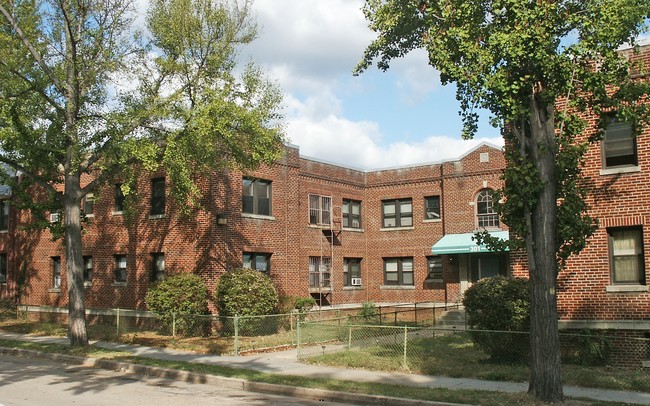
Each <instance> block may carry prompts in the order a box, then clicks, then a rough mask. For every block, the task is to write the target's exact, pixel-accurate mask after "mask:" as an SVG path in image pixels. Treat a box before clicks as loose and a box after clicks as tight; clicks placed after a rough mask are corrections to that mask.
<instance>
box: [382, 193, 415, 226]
mask: <svg viewBox="0 0 650 406" xmlns="http://www.w3.org/2000/svg"><path fill="white" fill-rule="evenodd" d="M381 207H382V220H383V227H384V228H389V227H411V226H413V201H412V200H411V199H410V198H408V199H391V200H383V201H382V202H381Z"/></svg>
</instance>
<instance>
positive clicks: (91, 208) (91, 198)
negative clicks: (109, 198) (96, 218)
mask: <svg viewBox="0 0 650 406" xmlns="http://www.w3.org/2000/svg"><path fill="white" fill-rule="evenodd" d="M120 190H121V189H120ZM81 210H83V212H84V214H85V215H86V216H91V215H94V214H95V195H94V194H92V193H87V194H86V196H84V198H83V199H82V200H81Z"/></svg>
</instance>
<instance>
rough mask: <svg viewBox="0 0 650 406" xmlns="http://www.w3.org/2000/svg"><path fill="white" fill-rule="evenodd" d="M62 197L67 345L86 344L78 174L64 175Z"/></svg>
mask: <svg viewBox="0 0 650 406" xmlns="http://www.w3.org/2000/svg"><path fill="white" fill-rule="evenodd" d="M65 188H66V191H65V193H64V196H63V203H64V216H63V219H64V226H65V253H66V256H65V259H66V275H67V281H68V321H69V325H70V331H69V337H70V345H71V346H86V345H88V334H87V332H86V304H85V299H84V281H83V255H82V242H81V198H80V197H78V196H80V186H79V177H78V176H73V175H67V176H66V182H65Z"/></svg>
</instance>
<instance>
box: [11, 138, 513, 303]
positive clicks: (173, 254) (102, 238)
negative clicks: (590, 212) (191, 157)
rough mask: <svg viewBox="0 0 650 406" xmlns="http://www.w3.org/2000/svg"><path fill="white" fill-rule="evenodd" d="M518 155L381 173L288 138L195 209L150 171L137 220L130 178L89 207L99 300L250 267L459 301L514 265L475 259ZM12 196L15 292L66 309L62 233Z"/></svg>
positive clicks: (94, 290)
mask: <svg viewBox="0 0 650 406" xmlns="http://www.w3.org/2000/svg"><path fill="white" fill-rule="evenodd" d="M504 165H505V162H504V158H503V155H502V152H501V151H500V149H498V148H496V147H493V146H490V145H487V144H483V145H480V146H479V147H477V148H475V149H474V150H472V151H470V152H469V153H467V154H465V155H464V156H462V157H460V158H459V159H458V160H456V161H450V162H442V163H436V164H430V165H418V166H412V167H402V168H395V169H386V170H381V171H371V172H364V171H359V170H354V169H350V168H344V167H341V166H337V165H332V164H328V163H323V162H318V161H315V160H312V159H308V158H302V157H300V156H299V153H298V149H297V148H296V147H293V146H288V147H287V148H286V154H285V156H284V158H283V159H282V160H280V161H278V162H277V163H276V164H274V165H270V166H267V167H263V168H260V169H259V170H258V171H255V172H252V173H246V174H242V173H240V172H236V171H228V172H223V173H219V174H213V176H209V177H207V176H206V177H205V178H204V179H203V181H202V183H201V189H202V192H203V195H204V197H203V201H202V208H201V209H200V210H199V211H198V212H197V213H194V214H193V215H191V216H183V215H181V214H179V211H178V210H177V208H176V207H175V206H174V202H173V201H170V200H168V199H165V196H166V193H165V190H166V187H167V186H168V185H167V184H166V179H165V177H164V174H163V173H157V174H152V175H150V176H146V177H145V176H143V177H142V178H141V179H140V180H139V188H140V190H141V192H143V193H142V194H143V196H142V198H141V200H140V204H139V205H138V208H137V210H136V212H135V213H133V214H132V215H130V216H129V215H127V213H126V212H125V211H124V207H123V206H124V200H123V197H122V194H121V189H120V187H119V184H115V185H111V186H110V187H108V188H105V189H104V190H102V191H100V192H99V193H95V194H93V195H91V196H88V197H87V199H86V201H85V202H84V207H83V209H84V213H85V215H86V217H87V219H88V221H87V222H86V223H85V226H84V236H83V242H84V251H83V252H84V264H85V270H84V278H85V285H86V303H87V307H88V308H130V309H144V308H145V304H144V296H145V294H146V291H147V289H148V287H149V286H150V284H151V283H152V282H153V281H155V280H156V279H159V278H161V277H163V276H164V275H165V274H170V273H175V272H194V273H197V274H199V275H201V276H202V277H203V278H204V279H205V281H206V282H207V284H208V286H209V288H210V290H211V291H213V289H214V286H215V282H216V281H217V279H218V278H219V276H220V275H221V274H223V273H224V272H226V271H228V270H229V269H234V268H237V267H242V266H246V267H251V268H256V269H258V270H260V271H262V272H265V273H267V274H268V275H269V276H270V277H271V279H272V280H273V282H274V283H275V285H276V287H277V289H278V291H279V292H280V293H281V294H286V295H297V296H303V297H304V296H309V295H312V296H314V297H315V298H316V299H317V300H318V301H322V303H323V304H342V303H361V302H364V301H367V300H373V301H375V302H415V301H440V302H443V301H446V302H457V301H459V300H460V299H461V298H462V290H463V289H466V288H467V287H468V286H469V284H470V283H471V282H472V281H474V280H477V279H478V278H479V277H481V276H486V275H493V274H496V273H503V274H506V273H507V255H506V256H504V255H502V254H491V253H483V252H477V253H474V254H472V255H471V256H470V255H468V253H469V252H470V249H471V250H476V249H478V248H479V247H475V244H474V243H472V241H471V235H472V234H471V233H472V232H473V231H474V230H476V229H477V228H478V227H479V226H481V227H487V228H489V229H492V230H495V231H496V230H501V228H500V227H499V226H500V224H499V220H498V216H497V215H496V214H495V213H494V212H493V210H492V205H491V191H492V190H493V189H496V188H498V187H499V186H500V179H499V176H500V174H501V172H502V170H503V168H504ZM5 192H6V193H5V200H2V201H1V203H0V205H1V207H0V209H2V213H3V216H2V219H1V220H2V221H0V228H2V229H3V231H1V232H0V261H2V262H1V263H0V266H2V275H3V276H2V281H3V284H2V293H3V295H5V296H6V295H14V294H16V293H17V292H18V291H19V290H20V291H21V292H22V297H21V303H22V304H26V305H30V306H43V307H46V308H59V307H65V306H66V304H67V302H66V296H67V295H66V289H67V286H66V275H65V271H64V270H65V258H64V255H63V252H64V250H63V246H62V242H61V240H56V241H54V240H53V239H52V235H51V234H50V232H49V231H34V230H29V231H26V230H24V229H23V227H21V225H24V224H28V223H29V222H31V221H32V219H31V213H29V212H17V211H16V210H10V209H9V207H10V204H9V199H8V198H10V196H9V191H5ZM57 216H58V214H56V213H52V214H51V220H52V221H55V220H57V219H58V217H57ZM443 236H453V237H456V239H458V238H460V240H461V241H460V244H461V245H463V246H461V247H451V246H449V247H447V246H445V247H442V250H443V251H444V250H445V249H448V248H452V249H453V250H458V249H459V248H460V249H461V251H463V250H464V251H463V252H465V253H461V251H458V253H456V251H454V255H443V256H441V255H432V245H434V244H435V243H437V242H440V241H441V239H442V240H443V241H444V239H443ZM452 242H453V241H452ZM458 242H459V241H456V243H458ZM447 245H448V244H447ZM470 246H471V247H470ZM437 250H438V251H440V250H441V248H438V249H437ZM445 253H446V251H445ZM20 280H22V281H24V283H23V288H21V289H19V286H18V285H19V283H18V281H20Z"/></svg>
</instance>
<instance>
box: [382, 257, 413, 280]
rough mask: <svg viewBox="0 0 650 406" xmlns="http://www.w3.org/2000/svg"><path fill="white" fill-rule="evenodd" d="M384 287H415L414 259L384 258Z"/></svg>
mask: <svg viewBox="0 0 650 406" xmlns="http://www.w3.org/2000/svg"><path fill="white" fill-rule="evenodd" d="M384 285H394V286H413V285H414V279H413V257H404V258H384Z"/></svg>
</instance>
